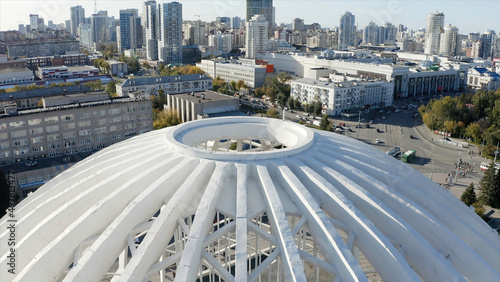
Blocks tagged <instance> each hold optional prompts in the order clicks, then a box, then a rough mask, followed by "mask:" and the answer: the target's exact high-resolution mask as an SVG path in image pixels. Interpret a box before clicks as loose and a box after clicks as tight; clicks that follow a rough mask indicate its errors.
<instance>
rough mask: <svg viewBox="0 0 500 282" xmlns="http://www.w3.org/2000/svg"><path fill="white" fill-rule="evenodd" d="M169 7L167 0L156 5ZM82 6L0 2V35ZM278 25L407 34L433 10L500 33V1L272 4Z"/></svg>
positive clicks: (86, 3) (106, 1)
mask: <svg viewBox="0 0 500 282" xmlns="http://www.w3.org/2000/svg"><path fill="white" fill-rule="evenodd" d="M157 2H158V3H167V2H171V1H157ZM179 2H180V3H182V4H183V18H184V19H188V20H189V19H193V20H194V19H198V17H197V16H196V15H199V16H200V18H201V19H202V20H206V21H210V20H214V19H215V17H217V16H240V17H243V16H244V14H245V1H244V0H213V1H199V0H184V1H183V0H180V1H179ZM142 3H143V1H137V0H97V9H98V10H108V13H109V14H110V15H111V16H113V15H114V16H115V17H117V16H118V11H119V10H120V9H126V8H138V9H139V12H140V11H141V10H142ZM75 5H82V6H83V7H84V8H85V12H86V15H87V16H89V15H90V14H91V13H93V11H94V1H93V0H78V1H75V0H49V1H44V0H30V1H25V0H0V30H9V29H17V26H18V24H28V23H29V14H30V13H33V14H36V13H38V14H39V15H40V16H41V17H43V18H44V19H45V23H47V22H48V20H53V21H54V23H61V22H63V21H64V20H66V19H69V15H70V13H69V7H71V6H75ZM274 6H275V8H276V22H277V23H280V22H286V23H289V22H291V21H292V20H293V19H294V18H297V17H298V18H303V19H304V20H305V23H306V24H309V23H314V22H317V23H319V24H321V25H322V26H323V27H334V26H337V25H338V22H339V18H340V14H341V13H342V12H344V11H347V10H348V11H350V12H351V13H353V14H354V15H355V16H356V23H357V25H358V27H363V26H364V25H365V24H366V23H367V22H369V21H374V22H376V23H378V24H381V23H383V22H385V21H389V22H391V23H393V24H395V25H397V24H403V25H405V26H408V27H410V28H411V29H418V28H421V27H425V21H426V14H428V13H433V12H435V11H439V12H443V13H444V14H445V25H448V24H452V25H455V26H457V27H458V28H459V30H460V33H462V34H468V33H470V32H481V33H482V32H484V31H485V30H486V29H492V30H495V31H496V32H497V34H498V33H499V32H500V1H498V0H489V1H460V0H459V1H451V0H446V1H409V0H391V1H357V0H350V1H346V0H343V1H335V0H322V1H315V0H312V1H298V0H274Z"/></svg>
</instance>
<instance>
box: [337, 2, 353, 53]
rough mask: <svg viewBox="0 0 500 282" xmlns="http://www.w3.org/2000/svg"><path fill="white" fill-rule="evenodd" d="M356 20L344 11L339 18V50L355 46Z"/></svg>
mask: <svg viewBox="0 0 500 282" xmlns="http://www.w3.org/2000/svg"><path fill="white" fill-rule="evenodd" d="M355 21H356V18H355V17H354V15H353V14H351V12H349V11H346V12H344V13H343V14H342V15H341V16H340V26H339V49H340V50H344V49H347V48H348V47H355V46H356V24H355Z"/></svg>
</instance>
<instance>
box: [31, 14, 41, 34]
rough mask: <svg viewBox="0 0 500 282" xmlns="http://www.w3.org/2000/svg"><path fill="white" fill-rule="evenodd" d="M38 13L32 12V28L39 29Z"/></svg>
mask: <svg viewBox="0 0 500 282" xmlns="http://www.w3.org/2000/svg"><path fill="white" fill-rule="evenodd" d="M38 19H39V17H38V14H30V29H31V30H33V29H35V30H36V29H38Z"/></svg>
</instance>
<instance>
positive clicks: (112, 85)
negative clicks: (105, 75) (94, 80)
mask: <svg viewBox="0 0 500 282" xmlns="http://www.w3.org/2000/svg"><path fill="white" fill-rule="evenodd" d="M106 92H108V94H109V96H110V97H116V81H114V80H111V81H110V82H108V86H106Z"/></svg>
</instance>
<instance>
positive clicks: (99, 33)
mask: <svg viewBox="0 0 500 282" xmlns="http://www.w3.org/2000/svg"><path fill="white" fill-rule="evenodd" d="M108 21H109V19H108V11H99V12H98V13H97V14H92V19H91V25H90V26H91V28H92V42H106V41H109V40H110V36H111V35H110V30H109V24H108Z"/></svg>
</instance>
